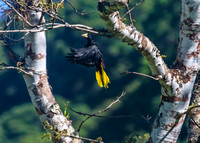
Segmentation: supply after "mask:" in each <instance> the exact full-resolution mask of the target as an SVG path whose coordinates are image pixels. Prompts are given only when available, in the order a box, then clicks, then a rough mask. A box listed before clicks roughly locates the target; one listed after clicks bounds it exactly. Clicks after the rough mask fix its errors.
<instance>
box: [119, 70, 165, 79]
mask: <svg viewBox="0 0 200 143" xmlns="http://www.w3.org/2000/svg"><path fill="white" fill-rule="evenodd" d="M123 74H137V75H141V76H145V77H148V78H151V79H154V80H160V79H161V78H162V77H161V76H158V77H153V76H150V75H147V74H143V73H138V72H129V71H125V72H123V73H121V75H123Z"/></svg>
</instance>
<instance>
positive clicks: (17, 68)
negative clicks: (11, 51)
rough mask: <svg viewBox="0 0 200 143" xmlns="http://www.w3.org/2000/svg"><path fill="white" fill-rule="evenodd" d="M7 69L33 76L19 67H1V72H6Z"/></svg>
mask: <svg viewBox="0 0 200 143" xmlns="http://www.w3.org/2000/svg"><path fill="white" fill-rule="evenodd" d="M0 65H2V66H5V64H0ZM6 69H14V70H17V71H20V72H22V73H24V74H26V75H29V76H33V74H32V73H30V72H27V71H25V70H23V69H21V68H19V67H13V66H5V67H0V71H1V70H6Z"/></svg>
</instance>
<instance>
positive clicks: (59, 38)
mask: <svg viewBox="0 0 200 143" xmlns="http://www.w3.org/2000/svg"><path fill="white" fill-rule="evenodd" d="M135 2H137V1H133V2H131V4H130V7H131V6H133V5H134V3H135ZM71 3H72V4H73V5H74V6H75V7H76V8H77V9H78V10H79V11H84V12H92V13H91V14H90V15H85V16H81V15H78V14H76V13H75V12H74V11H73V8H72V7H71V6H70V5H69V4H68V3H65V5H64V9H62V10H60V12H59V14H60V16H61V17H62V18H64V19H65V20H66V21H67V22H69V23H71V24H84V25H88V26H92V27H94V28H103V27H104V25H103V22H102V20H101V19H100V18H99V16H98V12H97V9H96V7H97V2H96V1H94V0H74V1H71ZM179 14H180V3H179V2H178V1H174V0H146V1H145V2H144V3H143V4H142V5H140V6H139V7H137V8H136V9H135V10H134V12H133V13H132V15H133V18H134V19H135V20H136V22H134V25H135V26H136V27H137V28H138V30H140V31H141V32H143V33H144V35H145V36H147V37H148V38H149V39H150V40H151V41H152V42H153V43H154V44H155V45H156V46H157V47H158V48H159V50H160V51H161V54H163V55H166V56H167V57H166V58H164V60H165V62H166V63H167V65H168V66H169V67H170V65H172V63H173V61H174V59H175V54H176V47H177V41H178V34H179V33H178V32H179V18H180V16H179ZM127 19H128V17H127ZM1 22H2V23H3V22H4V21H1ZM127 23H129V22H128V20H127ZM81 34H82V32H80V31H75V30H72V29H69V28H61V29H55V30H50V31H47V32H46V36H47V47H48V50H47V69H48V76H49V82H50V85H51V86H52V89H53V90H52V91H53V94H54V95H55V97H56V99H57V101H58V102H59V103H60V106H61V107H62V110H64V104H63V102H66V101H70V107H72V108H73V109H74V110H77V111H80V112H86V113H94V112H96V111H99V110H102V109H104V108H105V107H107V106H108V105H109V104H110V103H111V102H112V101H113V100H115V99H116V97H117V96H120V94H121V92H122V91H125V92H126V95H125V97H123V98H122V99H121V103H117V104H115V105H114V106H113V107H112V109H110V110H109V111H108V112H106V113H105V114H103V115H106V116H118V115H132V116H133V117H132V118H108V119H104V118H91V119H89V120H88V121H87V122H86V123H85V124H84V125H83V127H82V128H81V131H80V136H83V137H88V138H92V139H96V138H97V137H102V138H103V141H104V142H106V143H120V142H122V140H123V139H124V137H125V136H131V135H133V134H135V133H138V134H140V135H143V134H144V133H150V131H151V123H152V122H153V121H154V119H155V117H156V114H157V112H158V107H159V104H160V95H161V94H160V85H159V83H158V82H157V81H154V80H152V79H149V78H146V77H142V76H138V75H133V74H129V75H120V73H122V72H125V71H126V70H128V71H134V72H140V73H145V74H149V75H151V71H150V69H149V67H148V65H147V62H146V61H145V59H144V58H143V57H142V56H141V55H140V54H139V53H138V52H137V51H136V50H135V49H134V48H133V47H131V46H128V45H127V44H126V43H122V42H121V41H120V40H119V39H117V38H115V39H108V38H104V37H100V36H96V35H94V36H93V37H94V39H95V41H96V43H97V44H98V45H99V47H100V50H101V52H102V54H103V59H104V63H105V66H106V72H107V74H108V76H109V77H110V80H111V84H110V85H109V88H108V89H104V88H99V87H98V85H97V83H96V79H95V69H94V68H86V67H83V66H80V65H74V64H71V63H70V62H68V61H66V59H65V55H66V53H67V52H69V48H81V47H82V46H83V45H85V44H86V40H85V39H84V38H83V37H81V36H80V35H81ZM17 35H18V34H8V36H10V37H15V38H16V39H19V36H17ZM10 43H12V41H10ZM23 45H24V43H23V41H21V42H19V43H18V44H14V45H13V46H12V47H13V50H15V51H16V52H17V53H18V54H20V55H21V56H23V49H24V48H23ZM0 62H5V63H8V64H11V65H12V64H13V61H12V60H11V59H10V58H9V55H8V54H7V51H6V50H5V48H4V47H2V45H1V46H0ZM0 81H1V84H0V94H1V96H0V143H36V142H37V143H43V142H48V140H47V139H46V140H42V139H41V137H42V135H43V133H44V132H45V131H44V129H43V127H42V126H41V124H40V121H39V119H38V117H37V115H36V112H35V110H34V108H33V106H32V104H31V101H30V98H29V95H28V92H27V89H26V86H25V83H24V80H23V78H22V76H21V75H20V74H19V73H17V72H16V71H12V70H7V71H3V72H0ZM68 111H69V110H68ZM69 115H70V119H71V120H73V125H74V127H75V128H76V129H77V128H78V126H79V124H80V123H81V121H82V120H83V119H84V118H85V117H82V116H80V115H76V114H75V113H73V112H70V111H69ZM147 115H149V116H150V117H152V118H151V119H150V120H149V122H147V121H146V120H144V119H143V118H142V116H144V117H146V116H147ZM181 134H182V136H181V137H180V138H179V142H180V143H181V142H184V140H185V138H184V136H185V135H186V129H185V128H184V129H183V130H182V132H181Z"/></svg>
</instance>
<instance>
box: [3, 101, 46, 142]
mask: <svg viewBox="0 0 200 143" xmlns="http://www.w3.org/2000/svg"><path fill="white" fill-rule="evenodd" d="M0 118H1V120H0V133H1V134H0V142H1V143H35V142H37V143H45V142H46V141H42V140H41V136H42V134H43V129H42V126H41V123H40V121H39V119H38V117H37V115H36V113H35V111H34V108H33V105H32V104H22V105H20V106H15V107H14V108H12V109H11V110H8V111H7V112H5V113H3V114H1V116H0Z"/></svg>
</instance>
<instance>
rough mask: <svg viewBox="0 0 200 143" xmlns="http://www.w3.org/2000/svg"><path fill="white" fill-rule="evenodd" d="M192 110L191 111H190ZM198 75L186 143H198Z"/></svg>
mask: <svg viewBox="0 0 200 143" xmlns="http://www.w3.org/2000/svg"><path fill="white" fill-rule="evenodd" d="M192 108H193V109H192ZM199 109H200V73H198V76H197V79H196V83H195V87H194V92H193V95H192V99H191V111H190V112H189V122H188V143H199V142H200V110H199Z"/></svg>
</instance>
